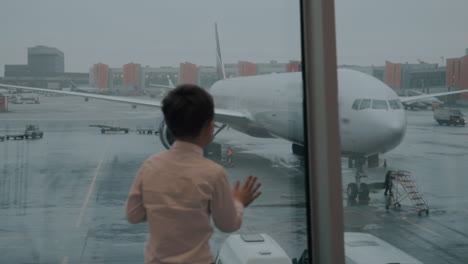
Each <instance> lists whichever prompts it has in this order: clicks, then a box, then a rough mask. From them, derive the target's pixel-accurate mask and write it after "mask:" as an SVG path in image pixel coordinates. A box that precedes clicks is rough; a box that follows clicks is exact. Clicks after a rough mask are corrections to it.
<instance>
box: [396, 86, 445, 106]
mask: <svg viewBox="0 0 468 264" xmlns="http://www.w3.org/2000/svg"><path fill="white" fill-rule="evenodd" d="M395 92H396V93H397V94H398V95H399V96H404V97H407V96H415V95H424V94H425V93H423V92H420V91H417V90H413V89H400V90H397V91H395ZM434 104H438V105H443V104H444V102H443V101H441V100H439V99H437V98H435V97H429V98H427V99H422V100H420V101H417V102H409V103H403V106H404V107H405V109H427V108H428V107H432V106H433V105H434Z"/></svg>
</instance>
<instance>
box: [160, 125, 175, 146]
mask: <svg viewBox="0 0 468 264" xmlns="http://www.w3.org/2000/svg"><path fill="white" fill-rule="evenodd" d="M159 139H160V140H161V143H162V144H163V146H164V147H165V148H166V149H170V148H171V146H172V144H173V143H174V141H175V137H174V135H173V134H172V132H171V131H170V130H169V128H168V127H167V125H166V122H164V120H163V121H161V124H159Z"/></svg>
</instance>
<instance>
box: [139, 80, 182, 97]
mask: <svg viewBox="0 0 468 264" xmlns="http://www.w3.org/2000/svg"><path fill="white" fill-rule="evenodd" d="M167 81H168V85H162V84H154V83H150V84H149V85H150V86H152V87H155V88H157V89H145V92H146V93H147V94H148V95H149V96H150V97H151V98H155V97H156V96H160V97H164V96H166V94H167V93H168V92H169V91H170V90H172V89H174V88H175V87H176V86H175V85H174V83H173V82H172V80H171V77H169V75H168V76H167Z"/></svg>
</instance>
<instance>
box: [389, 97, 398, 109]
mask: <svg viewBox="0 0 468 264" xmlns="http://www.w3.org/2000/svg"><path fill="white" fill-rule="evenodd" d="M388 103H389V104H390V107H391V108H392V109H401V106H400V104H401V103H400V102H399V101H398V99H395V100H390V101H388Z"/></svg>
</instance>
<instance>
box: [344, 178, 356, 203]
mask: <svg viewBox="0 0 468 264" xmlns="http://www.w3.org/2000/svg"><path fill="white" fill-rule="evenodd" d="M346 195H348V199H350V200H355V199H356V197H357V195H358V188H357V185H356V184H355V183H354V182H353V183H350V184H348V188H346Z"/></svg>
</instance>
